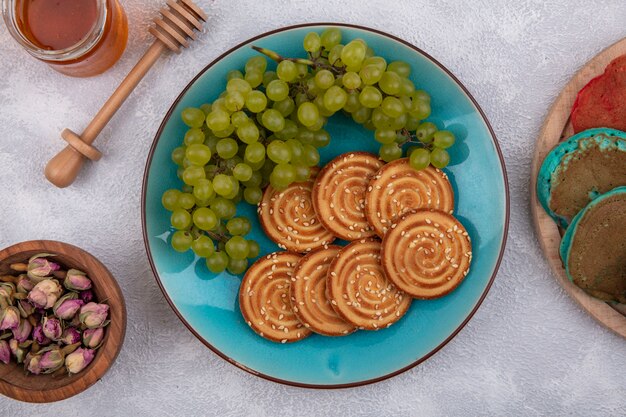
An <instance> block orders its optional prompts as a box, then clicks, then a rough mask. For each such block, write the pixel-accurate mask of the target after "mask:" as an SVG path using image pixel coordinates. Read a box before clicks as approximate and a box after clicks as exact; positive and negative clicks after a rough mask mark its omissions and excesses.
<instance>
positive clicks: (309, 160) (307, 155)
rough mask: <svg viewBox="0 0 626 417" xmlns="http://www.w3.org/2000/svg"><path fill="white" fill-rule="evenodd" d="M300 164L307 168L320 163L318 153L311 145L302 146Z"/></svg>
mask: <svg viewBox="0 0 626 417" xmlns="http://www.w3.org/2000/svg"><path fill="white" fill-rule="evenodd" d="M302 162H303V163H304V165H306V166H309V167H312V166H315V165H317V164H318V163H319V162H320V153H319V152H318V150H317V149H316V148H315V147H314V146H312V145H303V146H302Z"/></svg>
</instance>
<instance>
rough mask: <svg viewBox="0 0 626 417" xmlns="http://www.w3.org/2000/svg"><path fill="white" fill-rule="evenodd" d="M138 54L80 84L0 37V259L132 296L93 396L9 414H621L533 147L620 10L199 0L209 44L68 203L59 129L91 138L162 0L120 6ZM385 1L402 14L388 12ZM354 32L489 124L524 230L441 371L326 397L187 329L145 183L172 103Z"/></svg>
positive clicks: (617, 361) (169, 78)
mask: <svg viewBox="0 0 626 417" xmlns="http://www.w3.org/2000/svg"><path fill="white" fill-rule="evenodd" d="M122 3H123V4H124V6H125V8H126V11H127V13H128V16H129V21H130V40H129V45H128V49H127V51H126V53H125V54H124V56H123V57H122V59H121V61H120V62H119V63H118V64H117V65H116V66H115V67H114V68H113V70H111V71H109V72H107V73H106V74H104V75H102V76H99V77H96V78H92V79H85V80H80V79H71V78H67V77H64V76H61V75H59V74H56V73H55V72H53V71H51V70H49V69H48V68H47V67H46V66H45V65H43V64H40V63H38V62H36V61H35V60H33V59H31V58H30V57H28V56H27V54H26V53H25V52H23V51H22V50H20V49H19V47H18V46H17V45H16V44H15V43H14V42H13V41H12V40H11V38H10V37H9V35H8V33H7V31H6V28H4V27H3V26H0V247H5V246H8V245H10V244H13V243H16V242H19V241H23V240H30V239H39V238H47V239H56V240H61V241H66V242H69V243H73V244H76V245H78V246H81V247H83V248H85V249H87V250H88V251H90V252H92V253H93V254H95V255H96V256H97V257H99V258H100V259H101V260H102V261H103V262H104V263H105V264H106V265H107V266H108V267H109V268H110V269H111V271H112V272H113V274H114V275H115V276H116V277H117V279H118V281H119V283H120V285H121V287H122V289H123V291H124V293H125V296H126V301H127V306H128V331H127V337H126V343H125V344H124V347H123V349H122V352H121V354H120V356H119V357H118V360H117V362H116V363H115V364H114V366H113V367H112V368H111V370H110V371H109V372H108V373H107V374H106V375H105V377H104V378H103V379H102V380H101V381H100V382H98V383H97V384H96V385H95V386H94V387H92V388H91V389H89V390H87V391H85V392H83V393H82V394H80V395H78V396H76V397H74V398H71V399H69V400H66V401H63V402H60V403H56V404H53V405H29V404H23V403H19V402H16V401H13V400H9V399H7V398H4V397H2V398H0V416H27V415H32V416H41V415H49V416H55V415H56V416H64V417H70V416H159V415H170V416H183V415H219V416H235V415H254V416H296V415H297V416H324V415H334V414H336V415H341V416H346V417H351V416H356V415H372V416H392V415H393V416H396V415H398V416H409V415H530V416H534V415H547V414H551V415H557V414H558V415H581V416H583V415H584V416H591V415H624V412H625V410H626V371H625V369H626V368H625V364H626V341H625V340H623V339H621V338H620V337H618V336H616V335H614V334H612V333H611V332H609V331H607V330H605V329H604V328H602V327H601V326H600V325H599V324H598V323H596V322H595V321H594V320H593V319H592V318H590V317H589V316H587V315H586V314H585V313H584V312H583V311H582V310H581V309H580V308H579V307H578V306H577V305H576V304H575V303H574V302H573V301H572V300H571V299H570V298H569V297H568V296H567V295H566V294H565V292H564V291H563V290H562V289H561V288H560V287H559V286H558V284H557V283H556V281H555V280H554V279H553V278H552V276H551V274H550V271H549V269H548V265H547V263H546V262H545V260H544V258H543V257H542V254H541V252H540V250H539V247H538V245H537V242H536V240H535V236H534V233H533V229H532V227H531V219H530V214H529V172H530V161H531V155H532V151H533V146H534V145H533V144H534V141H535V137H536V135H537V133H538V130H539V127H540V125H541V123H542V119H543V117H544V115H545V114H546V111H547V109H548V107H549V106H550V104H551V103H552V101H553V100H554V99H555V97H556V95H557V94H558V92H559V91H560V89H561V88H562V87H563V86H564V84H565V83H566V82H567V80H568V79H569V78H570V77H571V76H572V74H573V73H574V72H575V71H576V70H577V69H578V68H579V67H580V66H582V65H583V64H584V63H585V62H586V61H587V60H589V59H590V58H591V57H593V56H594V55H595V54H596V53H598V52H599V51H600V50H601V49H603V48H604V47H606V46H608V45H610V44H611V43H613V42H615V41H617V40H619V39H620V38H622V37H624V36H626V29H625V25H624V22H626V7H625V6H624V2H623V0H605V1H589V0H576V1H572V0H553V1H544V0H507V1H498V0H492V1H487V0H480V1H467V0H465V1H441V0H431V1H419V2H418V1H404V0H402V1H400V0H396V1H382V0H380V1H367V0H343V1H330V0H317V1H315V0H293V1H288V0H281V1H272V0H246V1H241V0H215V1H208V0H199V1H198V3H199V4H200V5H202V6H203V7H204V8H205V10H207V11H208V12H209V15H210V20H209V23H208V25H207V30H206V33H205V34H204V35H203V36H202V37H201V39H200V40H199V41H198V42H197V43H195V44H194V45H193V46H192V47H191V48H190V50H187V51H185V52H184V53H183V54H182V55H180V56H170V57H167V58H166V59H163V60H162V61H160V62H158V63H157V65H156V66H155V68H154V69H153V70H152V72H151V73H150V74H149V75H148V76H147V78H146V79H145V81H144V82H143V83H142V84H141V85H140V86H139V88H138V89H137V91H136V92H135V94H133V96H132V97H131V98H130V99H129V100H128V102H127V103H126V105H125V107H124V110H123V112H121V113H120V114H119V115H118V116H117V117H116V118H115V119H114V120H113V121H112V123H111V124H110V125H109V126H108V127H107V128H106V129H105V131H104V132H103V134H102V135H101V137H100V138H99V140H98V143H97V145H98V147H99V148H100V149H101V150H102V151H103V152H104V154H105V155H106V157H105V158H104V159H103V160H101V161H100V162H98V163H97V164H93V165H89V166H88V167H87V169H85V170H84V171H83V173H82V175H81V177H80V178H79V180H78V181H77V182H76V183H75V184H74V186H72V187H71V188H68V189H65V190H59V189H55V188H54V187H52V186H51V185H50V184H48V183H47V182H46V181H45V180H44V178H43V175H42V168H43V164H44V161H46V160H47V159H48V158H49V157H51V156H52V155H53V154H54V153H55V152H56V151H58V150H59V149H60V148H61V146H62V145H63V142H62V141H61V140H60V139H58V134H59V132H60V130H61V129H62V128H63V127H71V128H75V130H77V131H80V129H81V128H82V127H84V126H85V125H86V124H87V122H88V120H89V119H90V118H91V116H92V115H93V114H94V113H95V112H96V110H97V109H98V108H99V106H100V105H101V103H102V102H103V101H104V100H105V98H106V97H108V95H109V93H110V92H111V91H112V90H113V88H114V87H115V86H116V85H117V83H118V82H119V81H120V79H121V78H122V77H123V76H124V75H125V74H126V73H127V72H128V70H129V69H130V68H131V67H132V65H133V64H134V62H135V61H136V60H137V59H138V58H139V56H140V55H141V54H142V53H143V51H144V49H145V48H146V46H147V44H148V42H151V38H150V36H149V35H148V34H147V33H148V32H147V28H148V26H149V22H150V19H151V18H152V17H153V16H154V15H155V13H156V11H157V10H158V8H159V7H160V6H161V4H162V3H164V1H163V0H123V1H122ZM388 4H394V6H389V5H388ZM315 21H345V22H350V23H356V24H361V25H366V26H371V27H374V28H377V29H381V30H384V31H387V32H390V33H392V34H394V35H396V36H399V37H402V38H404V39H406V40H407V41H409V42H411V43H413V44H415V45H417V46H419V47H421V48H423V49H424V50H426V51H427V52H429V53H431V54H432V55H433V56H435V57H436V58H437V59H438V60H440V61H441V62H442V63H443V64H444V65H446V66H447V67H448V68H449V69H450V70H451V71H453V72H454V73H455V74H456V75H457V76H458V77H459V78H460V79H461V81H462V82H463V83H464V84H465V85H466V86H467V87H468V89H469V90H470V91H471V92H472V94H473V95H474V96H475V97H476V99H477V100H478V102H479V103H480V105H481V106H482V107H483V109H484V110H485V113H486V114H487V116H488V118H489V119H490V120H491V123H492V125H493V127H494V129H495V131H496V134H497V136H498V138H499V140H500V144H501V146H502V150H503V152H504V155H505V158H506V163H507V168H508V173H509V181H510V186H511V206H512V211H511V228H510V235H509V240H508V245H507V250H506V254H505V257H504V260H503V263H502V267H501V269H500V273H499V274H498V277H497V279H496V281H495V284H494V286H493V287H492V289H491V292H490V293H489V295H488V297H487V298H486V300H485V302H484V303H483V305H482V307H481V308H480V310H479V311H478V313H477V314H476V315H475V316H474V318H473V319H472V320H471V322H470V323H469V325H468V326H467V327H466V328H465V329H464V330H462V331H461V333H460V334H459V335H458V336H457V337H456V338H455V339H454V340H453V341H452V342H451V343H449V344H448V345H447V346H446V347H445V348H444V349H443V350H441V351H440V352H439V353H438V354H436V355H435V356H434V357H432V358H431V359H429V360H428V361H427V362H425V363H424V364H422V365H421V366H419V367H417V368H414V369H412V370H410V371H408V372H406V373H404V374H402V375H400V376H397V377H395V378H392V379H390V380H387V381H384V382H380V383H377V384H374V385H370V386H366V387H361V388H355V389H347V390H339V391H313V390H303V389H298V388H292V387H287V386H282V385H278V384H274V383H271V382H268V381H265V380H262V379H260V378H257V377H254V376H251V375H249V374H247V373H245V372H243V371H241V370H239V369H237V368H235V367H233V366H232V365H230V364H228V363H226V362H225V361H223V360H222V359H220V358H218V357H217V356H216V355H215V354H213V353H212V352H211V351H210V350H208V349H207V348H205V347H204V345H202V343H200V342H199V341H198V340H196V339H195V338H194V337H193V335H192V334H191V333H190V332H189V331H188V330H187V329H186V328H185V327H184V326H183V325H182V323H181V322H180V321H179V320H178V318H177V317H176V316H175V314H174V313H173V312H172V310H171V309H170V308H169V306H168V305H167V303H166V302H165V300H164V298H163V296H162V295H161V292H160V291H159V289H158V287H157V285H156V282H155V280H154V278H153V276H152V273H151V271H150V269H149V266H148V262H147V258H146V255H145V251H144V246H143V242H142V237H141V224H140V194H141V180H142V175H143V169H144V164H145V160H146V157H147V153H148V149H149V147H150V144H151V142H152V138H153V137H154V134H155V132H156V130H157V127H158V124H159V123H160V122H161V119H162V117H163V115H164V114H165V112H166V111H167V109H168V108H169V105H170V103H171V102H172V101H173V100H174V98H175V97H176V96H177V95H178V93H179V92H180V90H181V89H182V88H183V87H184V86H185V85H186V84H187V82H188V81H189V80H190V79H191V78H192V77H193V76H194V75H195V74H196V73H197V72H198V71H199V70H200V69H202V68H203V67H204V66H205V65H206V64H208V63H209V62H210V61H211V60H213V59H214V58H215V57H217V56H218V55H220V54H221V53H222V52H223V51H225V50H226V49H228V48H230V47H232V46H234V45H236V44H238V43H239V42H241V41H243V40H246V39H248V38H249V37H252V36H254V35H257V34H259V33H262V32H265V31H268V30H271V29H275V28H278V27H281V26H284V25H290V24H294V23H302V22H315Z"/></svg>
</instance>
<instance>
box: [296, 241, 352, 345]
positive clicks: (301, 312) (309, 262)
mask: <svg viewBox="0 0 626 417" xmlns="http://www.w3.org/2000/svg"><path fill="white" fill-rule="evenodd" d="M339 250H341V246H336V245H331V246H328V247H326V248H318V249H316V250H314V251H311V252H309V253H308V254H306V255H305V256H303V257H302V258H301V259H300V260H299V261H298V264H297V265H296V269H295V271H294V273H293V277H292V278H291V286H290V291H289V292H290V296H291V306H292V307H293V312H294V313H295V314H296V316H297V317H298V319H299V320H300V321H301V322H302V323H303V324H304V326H305V327H306V328H308V329H310V330H312V331H314V332H315V333H319V334H323V335H325V336H343V335H346V334H349V333H352V332H353V331H355V330H356V328H355V327H354V326H353V325H352V324H350V323H348V322H346V321H345V320H343V319H342V318H341V317H340V316H339V315H337V313H336V312H335V310H333V308H332V306H331V304H330V300H329V299H328V297H327V296H326V275H327V273H328V267H329V265H330V262H331V261H332V260H333V259H334V258H335V256H336V255H337V253H338V252H339Z"/></svg>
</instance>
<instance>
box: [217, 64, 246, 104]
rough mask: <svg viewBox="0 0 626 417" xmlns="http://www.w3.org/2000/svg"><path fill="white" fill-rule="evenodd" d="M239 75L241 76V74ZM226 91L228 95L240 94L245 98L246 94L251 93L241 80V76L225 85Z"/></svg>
mask: <svg viewBox="0 0 626 417" xmlns="http://www.w3.org/2000/svg"><path fill="white" fill-rule="evenodd" d="M239 74H241V72H240V73H239ZM226 91H227V92H228V93H241V94H242V95H243V96H244V97H245V95H246V94H248V93H249V92H250V91H252V87H251V86H250V84H248V82H247V81H245V80H244V79H243V74H242V75H241V78H234V79H231V80H229V81H228V82H227V83H226ZM224 104H226V103H224Z"/></svg>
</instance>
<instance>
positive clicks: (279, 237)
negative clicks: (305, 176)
mask: <svg viewBox="0 0 626 417" xmlns="http://www.w3.org/2000/svg"><path fill="white" fill-rule="evenodd" d="M312 188H313V179H309V180H307V181H303V182H298V183H293V184H291V185H290V186H289V187H287V188H286V189H285V190H283V191H277V190H275V189H274V188H273V187H272V186H271V185H268V186H267V188H266V189H265V192H264V193H263V199H262V200H261V202H260V203H259V207H258V210H257V212H258V214H259V221H260V223H261V226H262V227H263V229H264V230H265V234H266V235H267V236H268V237H269V238H270V239H272V240H273V241H274V242H276V243H277V244H278V246H279V247H280V248H282V249H286V250H289V251H292V252H299V253H306V252H310V251H311V250H313V249H315V248H319V247H322V246H326V245H327V244H329V243H331V242H332V241H333V240H335V236H333V234H332V233H331V232H329V231H328V230H326V228H325V227H324V225H322V223H320V221H319V220H318V217H317V215H316V214H315V210H314V209H313V204H312V203H311V189H312Z"/></svg>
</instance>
